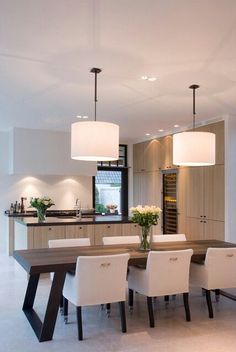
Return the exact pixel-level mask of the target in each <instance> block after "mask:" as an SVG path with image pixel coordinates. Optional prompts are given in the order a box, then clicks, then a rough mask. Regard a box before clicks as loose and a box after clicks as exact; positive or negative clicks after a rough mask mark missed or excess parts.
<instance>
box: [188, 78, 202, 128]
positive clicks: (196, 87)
mask: <svg viewBox="0 0 236 352" xmlns="http://www.w3.org/2000/svg"><path fill="white" fill-rule="evenodd" d="M198 88H200V86H199V85H198V84H192V85H191V86H189V89H192V90H193V129H195V127H196V89H198Z"/></svg>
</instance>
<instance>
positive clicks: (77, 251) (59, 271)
mask: <svg viewBox="0 0 236 352" xmlns="http://www.w3.org/2000/svg"><path fill="white" fill-rule="evenodd" d="M233 247H236V244H234V243H229V242H224V241H218V240H195V241H180V242H162V243H152V245H151V250H153V251H172V250H183V249H189V248H191V249H193V256H192V260H193V261H197V262H199V263H201V262H204V258H205V255H206V252H207V249H208V248H233ZM121 253H129V255H130V259H129V263H128V265H130V266H131V265H142V266H143V267H145V265H146V261H147V257H148V253H149V251H143V250H140V249H139V245H138V244H125V245H124V244H123V245H109V246H104V245H102V246H88V247H61V248H41V249H27V250H16V251H14V253H13V256H14V258H15V260H16V261H17V262H18V263H19V264H20V265H21V266H22V267H23V268H24V270H25V271H26V272H27V274H28V284H27V288H26V293H25V297H24V302H23V307H22V310H23V312H24V314H25V315H26V317H27V319H28V321H29V323H30V325H31V327H32V329H33V330H34V333H35V335H36V336H37V338H38V340H39V342H43V341H49V340H52V338H53V333H54V328H55V324H56V319H57V315H58V310H59V306H60V299H61V295H62V290H63V285H64V281H65V277H66V273H67V272H69V271H74V270H75V267H76V261H77V258H78V257H79V256H97V255H101V256H102V255H114V254H121ZM51 272H53V273H54V275H53V279H52V282H51V288H50V292H49V297H48V301H47V306H46V310H45V315H44V318H43V320H41V319H40V317H39V316H38V314H37V313H36V311H35V310H34V308H33V307H34V301H35V296H36V292H37V288H38V283H39V279H40V275H41V274H44V273H51ZM220 293H221V294H223V295H226V296H227V293H225V292H223V291H220ZM230 296H232V295H230V294H229V298H231V299H234V298H235V297H234V296H232V297H230ZM235 299H236V298H235Z"/></svg>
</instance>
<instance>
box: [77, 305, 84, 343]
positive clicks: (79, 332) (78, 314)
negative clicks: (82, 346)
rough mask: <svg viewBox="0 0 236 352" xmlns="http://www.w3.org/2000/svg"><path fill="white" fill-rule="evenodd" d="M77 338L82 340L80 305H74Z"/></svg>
mask: <svg viewBox="0 0 236 352" xmlns="http://www.w3.org/2000/svg"><path fill="white" fill-rule="evenodd" d="M76 316H77V328H78V340H79V341H82V340H83V325H82V307H76Z"/></svg>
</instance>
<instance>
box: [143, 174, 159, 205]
mask: <svg viewBox="0 0 236 352" xmlns="http://www.w3.org/2000/svg"><path fill="white" fill-rule="evenodd" d="M142 196H143V204H144V205H156V206H159V207H161V174H160V172H158V171H156V172H145V173H143V176H142Z"/></svg>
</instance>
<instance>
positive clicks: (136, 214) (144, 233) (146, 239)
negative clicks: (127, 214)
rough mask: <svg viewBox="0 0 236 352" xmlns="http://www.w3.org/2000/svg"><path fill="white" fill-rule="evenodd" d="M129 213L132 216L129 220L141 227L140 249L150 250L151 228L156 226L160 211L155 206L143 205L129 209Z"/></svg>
mask: <svg viewBox="0 0 236 352" xmlns="http://www.w3.org/2000/svg"><path fill="white" fill-rule="evenodd" d="M130 211H131V214H132V217H131V220H132V221H133V222H135V223H137V224H138V225H139V226H141V236H140V237H141V238H140V239H141V240H140V249H141V250H144V251H147V250H150V242H151V227H152V225H157V224H158V220H159V218H160V214H161V211H162V210H161V209H160V208H159V207H156V206H155V205H152V206H148V205H145V206H144V207H143V206H142V205H138V206H137V207H132V208H130Z"/></svg>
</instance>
